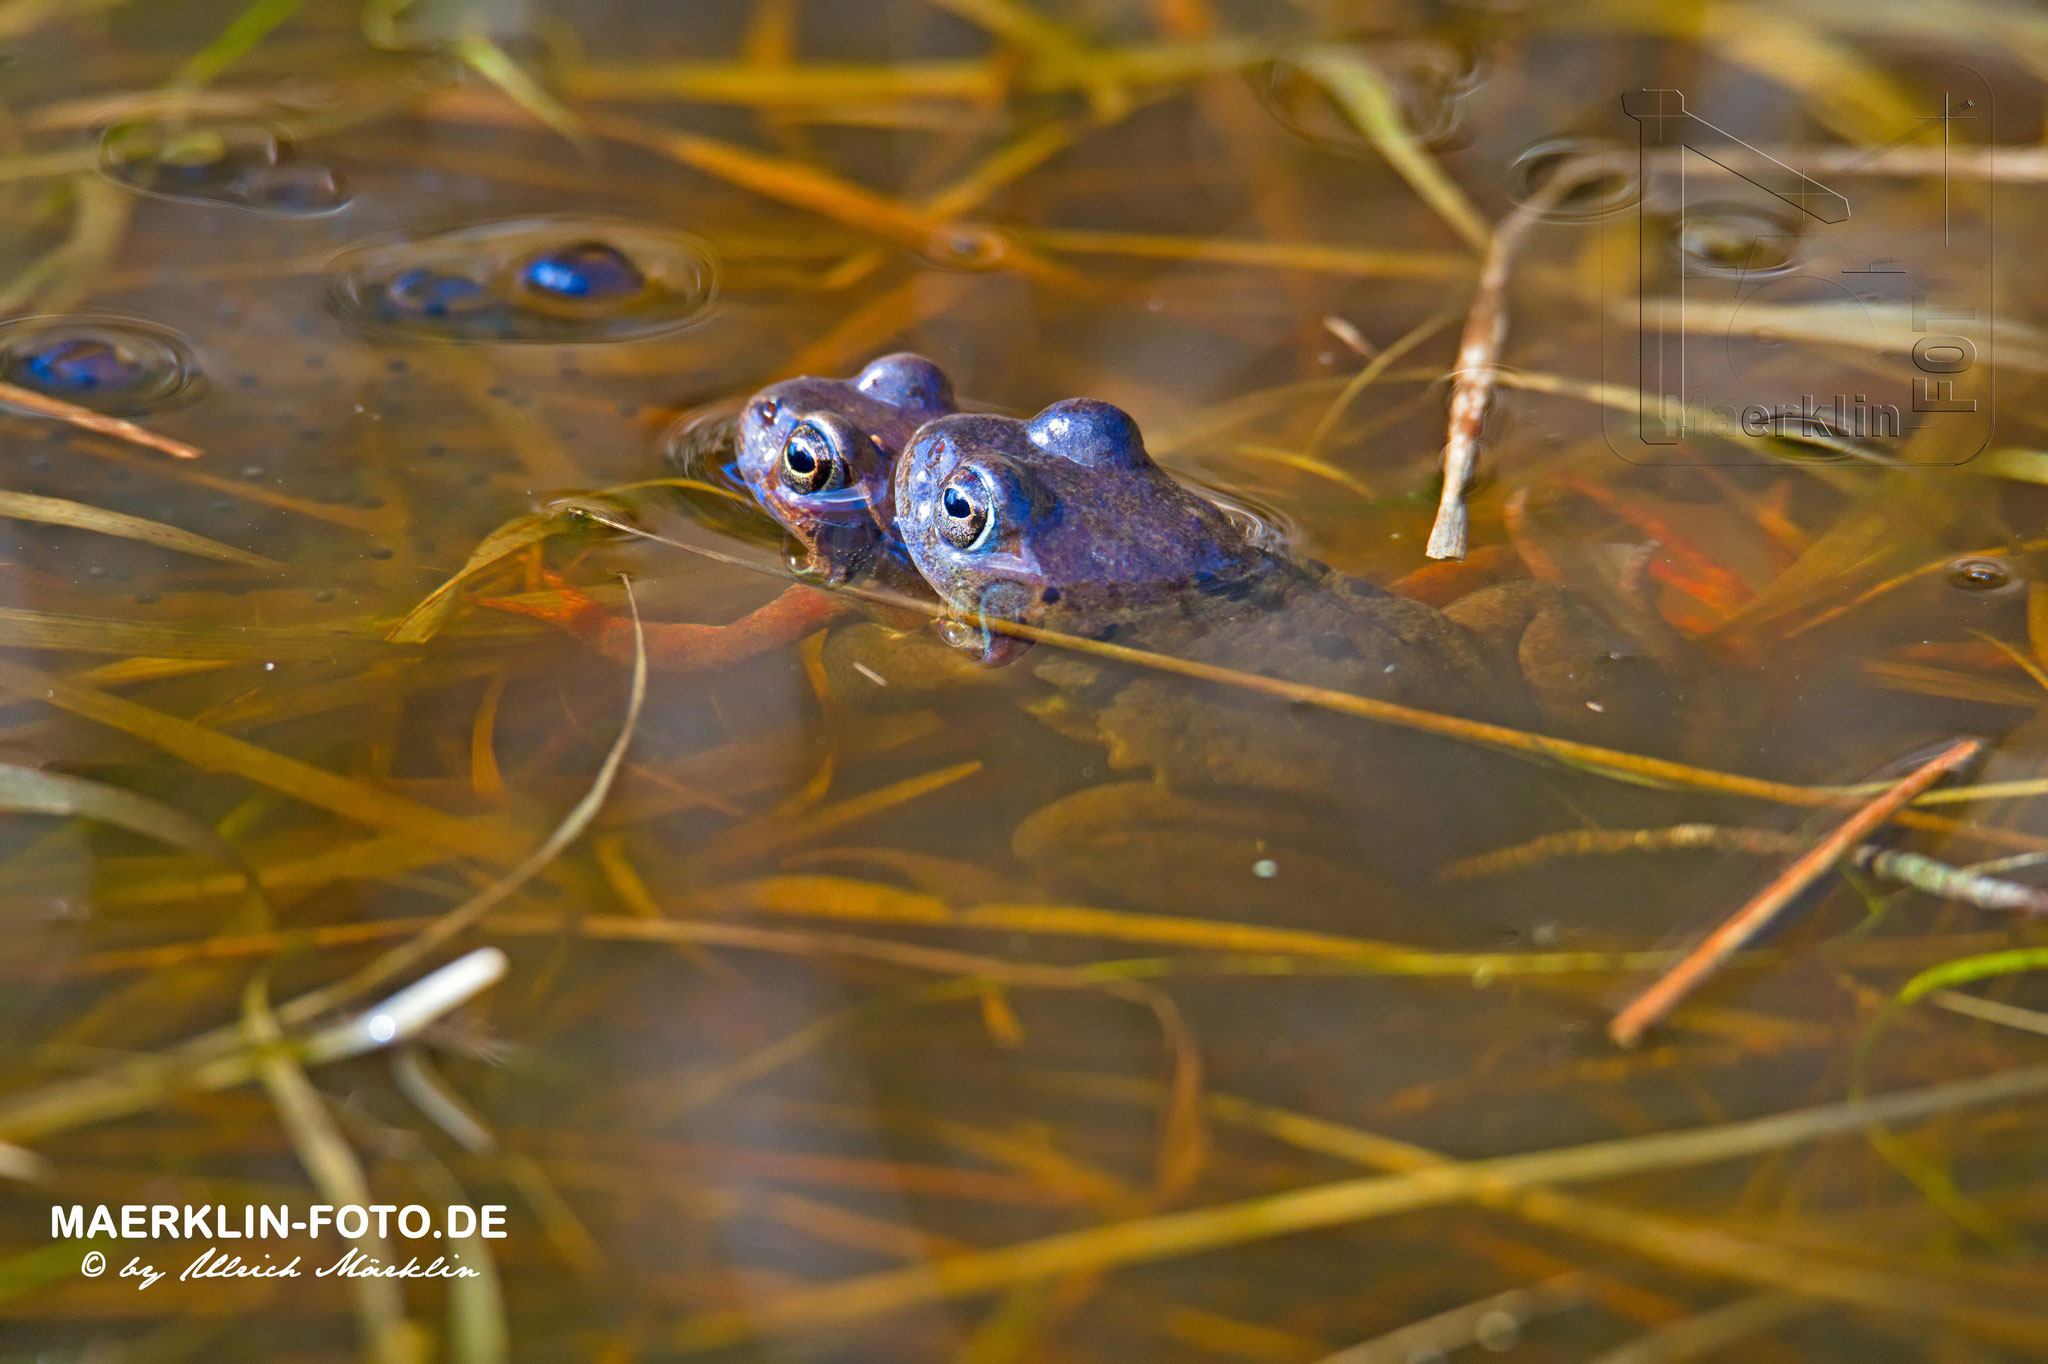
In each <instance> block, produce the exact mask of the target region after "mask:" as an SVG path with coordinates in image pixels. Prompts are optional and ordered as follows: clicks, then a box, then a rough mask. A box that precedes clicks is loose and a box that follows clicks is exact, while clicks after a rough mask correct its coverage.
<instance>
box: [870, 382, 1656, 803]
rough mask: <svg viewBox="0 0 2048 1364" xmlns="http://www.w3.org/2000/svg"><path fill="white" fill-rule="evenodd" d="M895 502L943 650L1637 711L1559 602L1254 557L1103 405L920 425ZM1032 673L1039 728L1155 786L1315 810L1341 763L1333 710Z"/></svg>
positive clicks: (1603, 648) (1612, 648)
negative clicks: (1384, 585)
mask: <svg viewBox="0 0 2048 1364" xmlns="http://www.w3.org/2000/svg"><path fill="white" fill-rule="evenodd" d="M895 507H896V518H897V527H898V530H899V532H900V533H901V535H902V537H903V543H904V546H905V549H906V551H907V553H908V554H909V556H910V558H911V560H912V562H914V563H915V564H916V566H917V569H918V571H919V572H920V573H921V574H922V575H923V576H924V578H925V579H926V581H928V582H929V583H930V584H931V586H932V587H933V589H934V590H936V591H937V592H938V594H939V595H940V597H941V598H943V599H944V601H945V603H946V604H947V606H948V607H949V608H950V610H951V611H952V612H953V615H954V617H955V621H954V625H953V628H952V635H953V638H954V639H955V640H956V642H957V643H959V644H961V646H962V647H965V648H968V649H969V650H970V651H973V652H977V653H978V654H979V656H980V657H981V658H982V659H983V661H985V662H990V663H1000V662H1005V661H1008V660H1009V659H1011V658H1014V657H1016V656H1017V655H1018V654H1019V653H1021V652H1022V649H1023V647H1024V646H1023V644H1022V642H1021V641H1020V640H1018V639H1016V638H1015V637H1013V636H1010V635H1006V634H1004V633H1003V632H1002V631H1001V629H1000V626H1001V625H1002V624H1003V623H1005V622H1010V623H1020V624H1025V625H1031V626H1037V627H1041V628H1045V629H1049V630H1054V631H1058V632H1060V633H1063V634H1072V635H1078V636H1084V637H1088V638H1092V639H1098V640H1102V639H1107V640H1111V641H1114V642H1116V643H1119V644H1128V645H1131V646H1134V647H1138V648H1142V649H1145V650H1148V651H1151V652H1156V653H1164V654H1170V655H1173V656H1175V657H1179V658H1185V659H1192V660H1195V661H1200V662H1205V663H1213V664H1217V665H1219V666H1222V667H1225V668H1229V669H1233V670H1235V671H1239V672H1249V673H1259V674H1265V675H1269V676H1277V677H1281V678H1285V679H1286V680H1288V681H1291V682H1296V683H1304V684H1308V685H1313V686H1318V687H1326V688H1329V689H1332V690H1336V691H1342V692H1347V693H1350V694H1353V695H1359V696H1366V697H1372V698H1377V699H1382V700H1387V701H1393V702H1397V703H1400V704H1404V705H1408V706H1413V707H1417V708H1420V709H1426V710H1432V711H1445V712H1451V713H1455V714H1461V715H1467V716H1474V717H1481V718H1487V719H1495V720H1501V721H1505V722H1508V723H1514V724H1527V723H1530V722H1531V721H1532V720H1534V719H1535V718H1536V717H1537V715H1539V714H1544V715H1546V716H1547V718H1549V719H1551V720H1552V721H1553V722H1562V723H1554V727H1557V728H1565V729H1569V730H1572V731H1575V732H1579V733H1584V732H1587V731H1588V730H1589V729H1590V730H1595V731H1597V730H1598V729H1599V728H1600V727H1601V726H1602V725H1604V724H1605V723H1606V722H1607V721H1608V719H1609V718H1610V717H1612V718H1613V719H1614V720H1615V721H1617V722H1624V721H1629V720H1633V719H1634V718H1636V717H1637V716H1638V715H1640V713H1641V712H1642V709H1643V708H1642V707H1641V706H1640V705H1637V704H1634V703H1633V701H1631V702H1630V703H1627V704H1623V703H1620V702H1617V703H1616V704H1614V705H1613V706H1612V707H1611V708H1610V706H1609V705H1608V704H1607V703H1606V702H1604V701H1603V700H1602V699H1601V697H1602V694H1603V692H1602V689H1603V688H1604V687H1607V686H1609V685H1610V684H1612V683H1614V682H1615V681H1617V680H1633V679H1635V678H1638V677H1640V676H1641V674H1640V671H1639V670H1637V669H1636V668H1635V665H1636V664H1637V663H1639V662H1640V660H1639V658H1638V657H1637V655H1636V654H1635V651H1633V650H1632V649H1630V648H1629V646H1628V645H1627V643H1626V641H1624V640H1622V639H1621V638H1620V637H1619V636H1618V635H1617V633H1616V632H1615V631H1614V630H1613V629H1612V627H1610V626H1608V625H1607V624H1606V623H1605V622H1604V621H1602V620H1601V619H1600V618H1599V617H1598V616H1597V614H1595V613H1594V612H1593V611H1592V610H1591V609H1590V608H1589V607H1587V606H1585V604H1584V603H1583V602H1580V601H1579V600H1578V599H1577V598H1576V597H1575V596H1573V594H1571V593H1569V592H1568V591H1566V590H1565V589H1562V588H1557V587H1554V586H1553V585H1550V584H1541V583H1519V584H1516V583H1510V584H1501V585H1498V586H1496V587H1493V588H1489V589H1486V590H1485V591H1483V592H1480V593H1475V594H1473V596H1472V597H1470V598H1467V599H1465V600H1464V601H1461V602H1458V603H1455V604H1454V609H1453V611H1452V612H1450V613H1448V614H1447V613H1446V612H1442V611H1438V610H1436V609H1435V608H1433V607H1429V606H1426V605H1423V604H1421V603H1419V602H1414V601H1409V600H1406V599H1403V598H1400V597H1395V596H1393V595H1391V594H1389V593H1387V592H1385V591H1383V590H1381V589H1379V588H1377V587H1374V586H1373V585H1371V584H1369V583H1365V582H1362V581H1359V580H1357V579H1353V578H1349V577H1346V576H1345V575H1343V574H1340V573H1337V572H1335V571H1333V570H1331V569H1329V568H1327V567H1325V566H1323V565H1321V564H1317V563H1312V562H1302V561H1298V560H1295V559H1291V558H1288V557H1286V556H1284V555H1281V554H1277V553H1274V552H1272V551H1271V550H1269V549H1266V548H1263V547H1261V546H1260V545H1258V544H1257V543H1255V542H1254V541H1252V540H1251V539H1249V538H1248V537H1247V536H1246V535H1245V534H1244V533H1243V532H1242V531H1241V530H1240V529H1239V528H1238V526H1237V525H1236V524H1235V523H1233V522H1232V521H1231V520H1230V519H1229V518H1228V517H1227V516H1226V515H1224V513H1223V512H1221V511H1220V510H1219V509H1217V508H1216V507H1215V506H1214V505H1213V504H1211V503H1209V502H1207V501H1205V500H1204V499H1202V498H1200V497H1198V496H1196V495H1195V494H1194V493H1192V492H1190V491H1188V490H1187V489H1186V488H1184V487H1182V486H1181V485H1180V484H1179V483H1177V482H1176V481H1175V480H1174V479H1173V478H1172V477H1171V476H1170V475H1168V474H1167V473H1166V472H1165V471H1164V470H1162V469H1160V468H1159V466H1158V465H1156V464H1155V463H1153V461H1152V459H1151V457H1150V456H1149V455H1148V454H1147V453H1146V451H1145V448H1144V442H1143V440H1142V438H1141V436H1140V435H1139V432H1138V429H1137V426H1136V424H1135V423H1134V422H1133V421H1132V420H1131V418H1130V417H1129V416H1128V415H1127V414H1125V413H1124V412H1122V411H1121V410H1119V409H1117V408H1115V407H1112V406H1111V405H1109V404H1107V403H1101V402H1095V401H1091V400H1087V399H1075V400H1070V401H1066V402H1061V403H1055V404H1054V405H1053V406H1051V407H1049V408H1047V409H1046V410H1045V411H1043V412H1041V413H1039V414H1038V415H1037V416H1036V417H1033V418H1031V419H1030V420H1029V421H1016V420H1012V419H1008V418H1003V417H989V416H979V415H954V416H948V417H943V418H940V419H937V420H934V421H932V422H930V423H928V424H927V425H925V426H924V427H923V428H921V429H920V430H919V431H918V432H917V434H916V435H915V436H914V437H912V439H911V442H910V445H909V446H908V447H907V448H906V450H905V452H904V454H903V457H902V458H901V460H899V462H898V465H897V471H896V488H895ZM1461 622H1462V623H1461ZM1574 646H1576V647H1577V649H1578V650H1579V652H1580V656H1579V657H1573V656H1571V649H1572V648H1573V647H1574ZM1617 668H1619V670H1620V672H1621V674H1623V676H1622V677H1621V678H1620V679H1617V676H1616V669H1617ZM1038 672H1039V673H1040V675H1041V676H1044V677H1045V678H1046V679H1047V680H1049V681H1052V682H1053V683H1055V685H1056V686H1058V687H1059V688H1060V689H1061V691H1062V693H1063V696H1062V698H1061V699H1060V700H1059V701H1058V702H1056V703H1054V704H1052V705H1050V706H1048V707H1047V708H1046V710H1047V718H1049V719H1053V720H1054V722H1055V723H1056V724H1058V725H1059V726H1060V727H1061V728H1062V729H1065V730H1067V731H1068V732H1073V733H1079V732H1081V730H1082V728H1084V727H1085V728H1088V729H1092V732H1093V735H1092V736H1093V737H1095V738H1097V739H1098V740H1100V741H1102V742H1104V743H1105V744H1106V745H1107V746H1108V747H1109V749H1110V754H1111V762H1112V765H1113V766H1116V767H1124V768H1141V767H1149V768H1151V769H1152V770H1153V771H1154V772H1155V773H1156V774H1158V775H1159V776H1161V777H1162V778H1164V779H1165V780H1167V781H1168V782H1169V784H1180V783H1183V782H1187V781H1206V782H1211V783H1221V784H1225V785H1231V786H1241V787H1252V788H1256V789H1259V790H1264V791H1269V792H1290V793H1295V794H1300V795H1303V796H1321V795H1325V794H1327V793H1328V792H1329V791H1330V790H1331V789H1332V788H1333V787H1335V786H1340V785H1342V784H1344V782H1345V776H1346V773H1345V769H1346V768H1347V767H1348V766H1351V765H1352V764H1353V759H1354V757H1355V754H1351V753H1349V752H1347V747H1348V746H1347V745H1345V744H1343V743H1341V742H1333V740H1332V731H1331V729H1330V723H1331V720H1332V717H1329V716H1327V715H1313V716H1311V715H1307V714H1304V713H1302V712H1301V711H1300V709H1299V708H1292V707H1283V706H1281V705H1279V704H1277V703H1276V702H1274V701H1273V700H1272V699H1270V698H1268V697H1264V696H1261V695H1258V694H1256V693H1255V692H1250V691H1247V690H1245V689H1241V688H1232V687H1227V686H1223V685H1218V684H1208V683H1203V684H1190V683H1189V682H1187V681H1186V680H1184V679H1182V678H1177V677H1169V676H1166V675H1163V674H1159V673H1148V672H1144V671H1142V670H1138V671H1131V670H1126V669H1122V668H1112V667H1106V666H1104V665H1102V664H1100V663H1098V662H1096V661H1094V660H1092V659H1089V658H1087V657H1086V656H1075V655H1060V656H1056V657H1052V658H1047V659H1044V660H1042V661H1041V663H1040V666H1039V668H1038ZM1532 683H1533V684H1534V686H1533V691H1532ZM1588 701H1591V702H1592V705H1591V706H1588V705H1587V704H1586V702H1588ZM1339 723H1342V722H1339ZM1380 747H1381V748H1385V747H1386V745H1385V744H1382V745H1380ZM1426 747H1430V748H1431V749H1432V751H1437V752H1438V753H1439V756H1441V753H1440V750H1441V748H1442V745H1427V746H1426ZM1382 775H1386V772H1385V771H1384V770H1383V771H1382Z"/></svg>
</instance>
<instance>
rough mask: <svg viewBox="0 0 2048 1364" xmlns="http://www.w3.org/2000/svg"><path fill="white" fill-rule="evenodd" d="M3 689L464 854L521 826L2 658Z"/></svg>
mask: <svg viewBox="0 0 2048 1364" xmlns="http://www.w3.org/2000/svg"><path fill="white" fill-rule="evenodd" d="M0 689H4V690H8V691H12V692H14V693H16V694H17V695H20V696H24V697H38V698H40V699H42V700H43V701H46V702H48V703H49V704H50V705H53V706H55V707H57V708H58V709H59V710H65V711H69V712H70V713H72V714H74V715H79V716H83V717H84V718H86V719H88V720H92V721H95V722H96V723H99V724H103V725H106V726H108V727H109V728H112V729H117V730H120V731H122V732H123V733H126V734H131V735H133V736H135V737H136V738H138V739H141V740H143V741H144V742H146V743H149V744H153V745H155V746H156V747H158V748H161V749H163V750H165V751H166V752H168V753H172V754H174V755H176V756H177V757H180V758H183V759H184V760H185V761H186V762H189V763H191V764H193V765H194V766H196V767H201V768H205V769H206V770H208V771H211V772H226V773H230V774H232V775H234V776H238V777H242V778H244V779H246V780H249V781H253V782H256V783H257V784H258V785H261V786H267V787H269V788H271V789H272V790H275V791H282V792H283V793H284V794H286V795H288V796H291V797H293V798H294V799H297V800H301V801H304V802H305V803H306V804H308V805H311V806H314V807H316V808H318V809H322V810H326V811H329V812H330V813H332V814H337V815H341V816H343V817H344V818H347V819H352V820H355V821H356V822H358V823H360V824H363V825H366V826H367V827H369V828H373V829H384V830H387V831H389V832H391V833H396V834H403V835H406V836H409V837H416V838H419V839H421V840H423V841H425V842H429V843H435V844H439V845H440V846H441V847H444V848H446V849H448V850H449V851H451V852H454V853H456V854H458V855H460V856H465V857H489V858H493V859H503V860H507V861H510V860H514V859H516V858H517V856H518V853H517V852H516V851H514V849H516V848H517V847H518V846H519V840H518V838H517V836H516V834H515V832H514V831H513V830H512V829H511V828H509V827H506V826H503V825H500V824H499V823H498V822H497V821H495V820H488V819H465V818H462V817H460V816H457V815H451V814H448V813H446V812H445V811H441V810H436V809H434V808H433V807H432V806H428V805H422V804H420V803H419V802H417V801H411V800H407V799H405V798H404V797H402V796H398V795H394V794H392V793H390V792H387V791H380V790H378V789H376V788H375V787H373V786H370V785H368V784H367V783H364V782H360V781H355V780H353V779H351V778H348V777H343V776H338V775H336V774H335V773H333V772H329V771H326V770H325V769H323V768H318V767H314V766H313V765H311V764H310V763H303V762H299V761H298V760H297V759H294V758H287V757H285V756H284V755H283V754H280V753H273V752H272V751H270V750H269V749H267V748H263V747H260V746H258V745H256V744H252V743H250V742H248V741H247V740H245V739H237V738H235V737H234V736H232V735H229V734H223V733H221V732H220V731H218V730H213V729H208V728H206V727H205V726H204V725H196V724H193V723H192V722H191V721H190V720H182V719H179V718H178V717H177V716H174V715H166V714H165V713H164V712H162V711H158V710H152V709H151V708H149V707H148V706H144V705H140V704H138V703H136V702H134V701H130V700H128V699H127V698H125V697H120V696H114V695H111V694H109V693H107V692H104V691H99V690H96V689H94V688H92V687H82V686H79V685H78V684H77V683H75V682H71V681H67V680H66V679H64V678H61V677H58V676H56V675H54V674H51V673H45V672H39V671H37V670H36V669H34V668H30V667H26V666H24V665H22V664H19V663H15V662H12V661H11V660H7V659H0Z"/></svg>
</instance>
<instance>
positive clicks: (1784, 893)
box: [1607, 739, 1984, 1047]
mask: <svg viewBox="0 0 2048 1364" xmlns="http://www.w3.org/2000/svg"><path fill="white" fill-rule="evenodd" d="M1983 749H1984V741H1983V740H1982V739H1962V740H1958V741H1957V742H1956V743H1953V744H1950V745H1949V746H1948V747H1947V748H1945V749H1943V750H1942V751H1941V752H1939V753H1937V754H1935V755H1934V756H1933V757H1932V758H1930V759H1928V760H1927V761H1926V762H1924V763H1922V764H1921V765H1920V766H1918V767H1916V768H1914V769H1913V771H1912V772H1910V773H1908V774H1907V775H1906V776H1905V777H1904V778H1903V779H1902V780H1900V781H1899V782H1897V783H1895V784H1894V785H1893V786H1892V787H1891V789H1890V790H1888V791H1886V792H1885V793H1884V794H1883V795H1881V796H1879V797H1877V799H1875V800H1873V801H1871V802H1870V804H1868V805H1866V806H1864V807H1863V808H1862V809H1860V810H1858V811H1857V812H1856V813H1855V814H1853V815H1851V816H1849V818H1847V819H1845V820H1843V821H1842V822H1841V823H1840V824H1838V825H1836V826H1835V827H1834V829H1833V830H1832V831H1830V832H1829V834H1828V835H1827V837H1825V838H1823V839H1821V841H1820V842H1818V843H1816V844H1814V845H1813V846H1812V847H1811V848H1809V849H1807V851H1806V852H1805V853H1804V854H1803V855H1802V856H1800V857H1799V858H1798V859H1797V860H1796V861H1794V862H1793V863H1792V865H1791V866H1789V867H1787V868H1785V870H1784V871H1783V872H1782V873H1780V874H1779V875H1778V876H1777V877H1775V878H1773V879H1772V881H1771V883H1770V884H1769V885H1767V886H1765V887H1764V888H1763V890H1761V891H1759V892H1758V893H1757V894H1756V896H1755V897H1754V898H1752V899H1751V900H1750V901H1749V903H1748V904H1745V905H1744V906H1743V907H1742V908H1741V909H1738V910H1736V911H1735V913H1734V914H1733V915H1731V916H1730V917H1729V918H1728V919H1727V920H1726V921H1725V922H1723V923H1722V924H1721V926H1720V927H1719V928H1716V929H1715V930H1714V931H1713V932H1712V933H1710V934H1708V935H1707V938H1706V941H1704V942H1702V943H1701V944H1700V945H1699V947H1698V948H1697V949H1695V950H1694V951H1692V952H1689V953H1687V954H1686V956H1685V957H1684V959H1683V960H1681V961H1680V962H1679V963H1678V964H1677V965H1676V966H1674V967H1672V968H1671V969H1670V970H1669V971H1668V972H1666V973H1665V974H1664V975H1662V976H1660V977H1658V978H1657V980H1656V982H1655V983H1654V984H1652V985H1651V986H1650V988H1649V989H1647V990H1645V991H1643V992H1642V993H1641V994H1640V995H1637V996H1636V997H1635V998H1634V999H1633V1000H1631V1001H1629V1003H1628V1006H1627V1007H1626V1008H1624V1009H1623V1010H1622V1011H1621V1012H1620V1013H1618V1014H1616V1015H1615V1016H1614V1021H1613V1022H1611V1023H1609V1024H1608V1025H1607V1035H1608V1036H1609V1037H1611V1038H1613V1039H1614V1040H1615V1042H1616V1043H1618V1044H1619V1045H1621V1046H1624V1047H1632V1046H1634V1045H1635V1044H1636V1043H1637V1042H1639V1041H1641V1040H1642V1036H1643V1034H1644V1033H1645V1032H1646V1031H1648V1030H1649V1029H1650V1028H1651V1027H1652V1026H1654V1025H1655V1024H1656V1023H1657V1021H1658V1020H1659V1019H1661V1018H1663V1017H1664V1015H1666V1014H1668V1013H1670V1012H1671V1010H1672V1009H1673V1008H1675V1007H1677V1005H1678V1003H1679V1001H1680V1000H1682V999H1684V998H1685V997H1686V996H1687V995H1689V994H1691V993H1692V992H1693V991H1694V990H1695V989H1697V988H1698V987H1699V985H1700V983H1701V982H1702V981H1704V980H1706V978H1707V977H1708V976H1710V975H1712V974H1713V973H1714V972H1715V971H1716V970H1717V969H1718V968H1719V967H1720V965H1721V963H1722V962H1724V961H1726V960H1727V959H1728V958H1729V957H1730V956H1732V955H1734V954H1735V953H1736V952H1737V951H1740V950H1741V949H1742V947H1743V946H1744V945H1746V944H1747V943H1749V942H1751V941H1752V940H1753V939H1755V938H1756V936H1757V935H1758V934H1759V933H1762V932H1763V931H1764V930H1765V929H1767V928H1769V927H1770V926H1771V925H1772V924H1773V923H1774V922H1776V920H1777V918H1778V915H1779V914H1780V913H1781V912H1783V910H1784V908H1785V906H1787V905H1789V904H1790V903H1792V901H1793V899H1794V898H1796V897H1797V896H1798V894H1799V892H1800V891H1802V890H1804V889H1806V888H1807V887H1808V886H1810V885H1812V884H1813V883H1814V882H1815V881H1816V880H1818V879H1819V878H1820V877H1821V876H1823V875H1825V874H1826V873H1827V871H1828V869H1829V868H1830V867H1832V866H1834V865H1835V863H1837V862H1839V861H1841V860H1842V858H1843V856H1845V855H1846V854H1847V853H1848V851H1849V850H1850V849H1851V848H1853V847H1855V846H1856V844H1858V843H1860V842H1862V841H1863V840H1864V839H1865V838H1867V837H1869V836H1870V835H1871V834H1872V833H1873V832H1875V831H1876V830H1877V828H1878V827H1879V826H1881V825H1882V824H1883V823H1884V822H1885V821H1886V820H1888V819H1890V818H1891V817H1892V816H1893V815H1895V814H1897V813H1898V812H1899V811H1900V810H1902V809H1904V808H1905V806H1906V803H1907V802H1908V801H1910V800H1912V799H1913V797H1915V796H1917V795H1919V794H1920V793H1921V792H1922V791H1925V790H1926V789H1927V788H1928V787H1930V786H1932V785H1934V783H1936V782H1937V781H1940V780H1941V779H1942V778H1943V777H1945V776H1947V775H1948V774H1949V773H1951V772H1953V771H1955V770H1956V769H1958V768H1960V767H1962V766H1963V765H1964V764H1966V763H1968V762H1969V761H1970V760H1971V759H1973V758H1975V757H1976V756H1977V755H1978V754H1979V753H1980V752H1982V751H1983Z"/></svg>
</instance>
